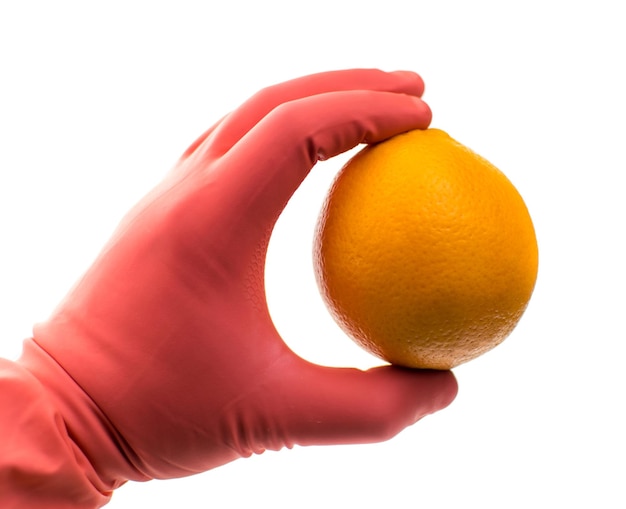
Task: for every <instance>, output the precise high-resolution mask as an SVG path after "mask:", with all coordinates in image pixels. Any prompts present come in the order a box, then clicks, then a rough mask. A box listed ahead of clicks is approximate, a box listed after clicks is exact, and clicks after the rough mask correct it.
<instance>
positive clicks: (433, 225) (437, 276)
mask: <svg viewBox="0 0 626 509" xmlns="http://www.w3.org/2000/svg"><path fill="white" fill-rule="evenodd" d="M314 262H315V272H316V277H317V281H318V285H319V288H320V291H321V294H322V296H323V298H324V300H325V302H326V304H327V306H328V308H329V309H330V311H331V314H332V315H333V317H334V318H335V320H336V321H337V322H338V324H339V325H340V326H341V327H342V329H343V330H344V331H345V332H346V333H347V334H348V335H349V336H350V337H352V338H353V339H354V340H355V341H356V342H357V343H359V344H360V345H361V346H363V347H364V348H365V349H367V350H369V351H370V352H371V353H373V354H375V355H377V356H379V357H381V358H382V359H384V360H387V361H389V362H390V363H392V364H397V365H402V366H407V367H412V368H430V369H449V368H452V367H455V366H458V365H459V364H461V363H464V362H467V361H469V360H471V359H474V358H476V357H478V356H479V355H481V354H483V353H485V352H486V351H488V350H491V349H492V348H494V347H495V346H496V345H498V344H499V343H501V342H502V341H503V340H504V339H505V338H506V337H507V336H508V335H509V334H510V333H511V331H512V330H513V329H514V327H515V326H516V325H517V323H518V321H519V320H520V318H521V316H522V314H523V313H524V310H525V309H526V307H527V304H528V301H529V299H530V297H531V294H532V292H533V288H534V285H535V281H536V278H537V268H538V249H537V241H536V237H535V231H534V228H533V224H532V221H531V218H530V215H529V213H528V210H527V208H526V205H525V204H524V201H523V200H522V197H521V196H520V194H519V193H518V192H517V190H516V189H515V187H514V186H513V184H512V183H511V182H510V181H509V180H508V179H507V178H506V176H505V175H504V174H503V173H502V172H500V171H499V170H498V169H497V168H495V167H494V166H493V165H492V164H490V163H489V162H488V161H486V160H485V159H483V158H482V157H480V156H479V155H477V154H475V153H474V152H472V151H471V150H469V149H468V148H466V147H464V146H463V145H461V144H460V143H458V142H456V141H455V140H453V139H452V138H451V137H449V136H448V135H447V134H446V133H445V132H443V131H440V130H438V129H428V130H414V131H411V132H408V133H405V134H401V135H398V136H395V137H393V138H391V139H389V140H387V141H385V142H383V143H380V144H377V145H370V146H368V147H366V148H365V149H363V150H362V151H361V152H359V153H358V154H357V155H356V156H355V157H354V158H352V159H351V160H350V161H349V162H348V163H347V164H346V165H345V167H344V168H343V169H342V170H341V171H340V173H339V174H338V175H337V178H336V179H335V182H334V183H333V185H332V187H331V189H330V191H329V193H328V196H327V198H326V201H325V203H324V206H323V208H322V211H321V214H320V218H319V223H318V227H317V232H316V237H315V241H314Z"/></svg>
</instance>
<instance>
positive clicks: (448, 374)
mask: <svg viewBox="0 0 626 509" xmlns="http://www.w3.org/2000/svg"><path fill="white" fill-rule="evenodd" d="M433 376H434V377H436V378H437V380H436V383H437V384H438V388H437V391H438V398H437V402H436V405H437V408H436V410H443V409H444V408H446V407H447V406H449V405H450V404H451V403H452V402H453V401H454V400H455V399H456V396H457V394H458V393H459V384H458V382H457V379H456V377H455V376H454V373H453V372H452V371H436V372H433Z"/></svg>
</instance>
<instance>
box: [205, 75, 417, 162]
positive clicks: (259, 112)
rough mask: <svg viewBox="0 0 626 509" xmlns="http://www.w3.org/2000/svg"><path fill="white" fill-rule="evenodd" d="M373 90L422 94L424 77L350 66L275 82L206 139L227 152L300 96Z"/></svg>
mask: <svg viewBox="0 0 626 509" xmlns="http://www.w3.org/2000/svg"><path fill="white" fill-rule="evenodd" d="M352 90H371V91H378V92H395V93H399V94H406V95H412V96H415V97H421V95H422V94H423V93H424V81H423V80H422V78H421V77H420V76H419V75H418V74H416V73H414V72H411V71H395V72H384V71H381V70H378V69H348V70H340V71H329V72H323V73H318V74H311V75H309V76H304V77H301V78H296V79H293V80H289V81H286V82H283V83H279V84H277V85H273V86H270V87H267V88H264V89H263V90H261V91H259V92H257V93H256V94H255V95H253V96H252V97H251V98H250V99H248V100H247V101H246V102H244V103H243V104H242V105H241V106H240V107H239V108H238V109H237V110H235V111H233V112H232V113H231V114H230V115H228V116H227V117H226V118H225V119H224V120H223V122H221V124H220V125H219V127H218V128H217V129H215V130H214V132H212V133H211V135H210V139H208V137H207V139H206V141H207V142H208V143H209V145H210V147H205V149H207V150H208V153H209V154H210V155H211V156H219V155H222V154H224V153H225V152H227V151H228V150H229V149H230V148H231V147H232V146H233V145H235V144H236V143H237V141H239V140H240V139H241V138H242V137H243V136H244V135H245V134H246V133H247V132H248V131H249V130H250V129H252V127H254V126H255V125H256V124H257V123H258V122H259V121H261V120H262V119H263V118H264V117H265V116H267V114H269V113H270V112H271V111H272V110H274V109H275V108H276V107H278V106H280V105H282V104H285V103H289V102H291V101H294V100H297V99H303V98H306V97H312V96H315V95H319V94H325V93H328V92H342V91H352Z"/></svg>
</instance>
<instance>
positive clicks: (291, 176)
mask: <svg viewBox="0 0 626 509" xmlns="http://www.w3.org/2000/svg"><path fill="white" fill-rule="evenodd" d="M422 91H423V83H422V80H421V79H420V78H419V77H418V76H417V75H415V74H413V73H408V72H397V73H383V72H381V71H376V70H351V71H337V72H330V73H323V74H318V75H312V76H308V77H304V78H300V79H296V80H293V81H290V82H286V83H283V84H280V85H277V86H274V87H270V88H267V89H265V90H263V91H261V92H260V93H258V94H256V95H255V96H254V97H252V98H251V99H250V100H249V101H247V102H246V103H244V104H243V105H242V106H241V107H240V108H239V109H237V110H236V111H234V112H232V113H231V114H229V115H227V116H226V117H225V118H224V119H222V120H221V121H220V122H218V124H217V125H215V126H214V127H213V128H212V129H210V130H209V131H208V132H207V133H205V134H204V135H203V136H202V137H201V138H200V139H199V140H198V141H196V142H195V143H194V144H193V145H192V146H191V147H190V148H189V149H188V150H187V151H186V152H185V154H184V155H183V156H182V158H181V159H180V161H179V162H178V164H177V165H176V167H175V168H174V170H173V171H172V172H171V173H170V174H169V175H168V177H167V178H166V179H165V180H164V181H163V182H162V183H161V184H160V185H159V186H158V187H157V188H156V189H154V190H153V191H152V192H151V193H150V194H148V195H147V196H146V197H145V199H143V200H142V201H141V202H140V203H139V204H138V205H137V206H136V207H135V208H134V209H133V210H131V211H130V213H129V214H128V215H127V217H126V218H125V219H124V220H123V221H122V223H121V225H120V226H119V228H118V230H117V231H116V233H115V234H114V236H113V238H112V239H111V241H110V242H109V243H108V244H107V245H106V247H105V248H104V250H103V251H102V253H101V255H100V256H99V257H98V259H97V260H96V261H95V263H94V264H93V266H92V267H91V268H90V269H89V271H88V272H87V273H86V274H85V275H84V277H83V278H82V279H81V280H80V281H79V282H78V284H77V286H76V287H75V288H74V289H73V290H72V291H71V292H70V294H69V295H68V296H67V298H66V299H65V300H64V302H62V304H61V305H60V306H59V307H58V309H57V310H56V311H55V312H54V314H53V316H52V317H51V318H50V319H49V320H48V321H47V322H45V323H42V324H39V325H38V326H36V327H35V331H34V339H32V340H27V341H26V342H25V347H24V353H23V356H22V358H21V359H20V361H19V364H17V365H8V364H7V365H5V366H4V368H2V367H0V370H1V372H2V373H4V375H3V378H4V382H2V383H3V384H4V386H7V382H6V380H9V386H10V387H13V390H15V387H17V390H19V391H22V396H20V397H21V398H22V401H32V404H31V405H32V406H31V407H29V408H28V410H29V411H30V412H32V415H31V414H28V412H27V411H26V410H23V409H22V408H21V407H20V406H19V405H18V404H16V403H14V404H13V405H14V407H15V408H13V410H11V409H9V414H10V413H11V411H13V414H15V415H13V417H12V418H13V419H17V420H18V422H22V423H26V425H29V424H30V425H31V426H32V427H33V429H36V431H37V433H39V435H37V436H39V437H41V436H45V439H41V438H39V439H37V440H39V442H34V440H35V438H32V437H28V436H27V437H26V438H25V439H24V438H17V439H15V443H16V444H18V445H15V446H14V448H13V456H18V457H19V458H18V459H21V461H22V464H21V468H22V471H20V475H19V476H14V477H13V484H12V486H13V489H14V491H15V493H16V494H15V495H13V498H11V495H9V496H8V498H7V500H8V501H7V502H4V501H3V502H4V504H2V503H0V506H2V507H3V508H5V507H29V508H35V507H39V505H37V503H36V502H37V500H36V497H35V496H33V495H32V491H33V489H32V487H33V486H37V487H38V488H37V489H38V490H40V491H38V493H40V494H41V497H42V498H41V500H46V498H45V497H49V498H48V499H47V500H51V497H52V496H53V495H51V494H50V493H54V492H55V489H56V490H57V491H59V492H60V494H58V496H59V497H60V498H59V500H62V496H63V493H70V488H69V486H73V488H72V489H73V490H74V491H75V493H74V494H73V495H71V496H72V497H73V498H71V501H72V502H71V503H70V502H68V503H67V505H63V504H62V503H61V502H59V503H58V504H57V505H55V506H54V507H66V506H67V507H74V508H76V507H85V508H87V507H97V506H99V505H102V504H104V503H105V502H106V501H107V500H108V497H109V496H110V494H111V492H112V490H114V489H115V488H117V487H118V486H120V485H121V484H123V483H124V482H126V481H127V480H139V481H143V480H148V479H152V478H161V479H163V478H172V477H180V476H186V475H190V474H194V473H198V472H203V471H206V470H208V469H211V468H214V467H216V466H219V465H222V464H224V463H227V462H229V461H232V460H234V459H237V458H240V457H246V456H249V455H251V454H253V453H261V452H263V451H264V450H266V449H272V450H277V449H280V448H282V447H291V446H292V445H294V444H300V445H313V444H320V445H321V444H340V443H342V444H343V443H367V442H376V441H382V440H386V439H388V438H390V437H392V436H394V435H395V434H397V433H398V432H399V431H401V430H402V429H403V428H405V427H406V426H409V425H411V424H413V423H415V422H416V421H417V420H418V419H420V418H422V417H423V416H425V415H427V414H430V413H433V412H435V411H437V410H439V409H441V408H443V407H445V406H447V405H448V404H449V403H450V402H451V401H452V400H453V399H454V397H455V395H456V390H457V386H456V381H455V379H454V377H453V375H452V374H451V373H450V372H426V371H414V370H406V369H400V368H396V367H391V366H384V367H379V368H375V369H371V370H368V371H360V370H357V369H351V368H345V369H343V368H342V369H337V368H328V367H321V366H317V365H313V364H311V363H309V362H307V361H305V360H303V359H301V358H299V357H298V356H296V355H295V354H294V353H293V352H291V351H290V350H289V349H288V348H287V346H286V345H285V343H284V342H283V341H282V339H281V338H280V336H279V335H278V333H277V332H276V330H275V328H274V325H273V324H272V321H271V319H270V316H269V313H268V308H267V305H266V299H265V291H264V274H263V272H264V263H265V255H266V250H267V246H268V241H269V238H270V233H271V231H272V228H273V226H274V224H275V222H276V220H277V218H278V216H279V214H280V213H281V211H282V210H283V208H284V206H285V205H286V203H287V201H288V200H289V198H290V197H291V195H292V194H293V192H294V191H295V190H296V188H297V187H298V186H299V184H300V183H301V182H302V180H303V179H304V178H305V177H306V175H307V174H308V172H309V171H310V170H311V168H312V167H313V166H314V165H315V163H316V162H317V161H318V160H320V159H326V158H329V157H332V156H334V155H336V154H339V153H341V152H344V151H346V150H348V149H350V148H352V147H354V146H356V145H357V144H359V143H364V142H365V143H370V142H377V141H380V140H383V139H385V138H388V137H390V136H392V135H395V134H397V133H400V132H403V131H407V130H409V129H415V128H426V127H427V126H428V125H429V122H430V119H431V113H430V110H429V108H428V107H427V106H426V105H425V104H424V103H423V102H422V101H421V100H420V99H419V97H420V95H421V94H422ZM0 378H2V377H0ZM11 383H12V384H13V385H12V386H11ZM29 398H30V399H29ZM4 404H7V403H6V402H5V403H4ZM8 404H9V405H11V403H8ZM35 405H36V408H35ZM0 417H1V416H0ZM3 419H4V418H3ZM29 419H30V421H29ZM11 426H12V423H8V422H3V424H2V425H1V426H0V428H2V429H0V432H1V433H3V434H4V435H3V436H6V433H7V431H5V430H4V428H7V429H9V431H10V427H11ZM15 433H17V432H15V431H14V434H15ZM42 441H43V443H42ZM31 442H32V445H31ZM18 446H19V447H22V448H23V449H22V450H23V451H24V452H23V454H22V455H21V456H20V454H17V453H16V450H17V449H16V448H17V447H18ZM2 447H5V448H6V447H7V445H6V444H4V445H3V446H2ZM2 447H0V454H5V455H6V453H5V452H4V450H2ZM8 448H9V450H11V446H10V445H9V446H8ZM16 461H17V460H16ZM3 462H5V460H4V458H3V459H0V469H1V468H5V465H4V464H3ZM3 475H5V474H2V473H0V483H2V482H6V481H3V480H2V479H3V477H2V476H3ZM29 476H30V477H29ZM20 483H22V484H20ZM29 483H30V484H29ZM24 486H26V488H24ZM29 486H31V489H30V490H31V491H30V492H29V488H28V487H29ZM59 486H61V487H62V489H58V487H59ZM55 487H56V488H55ZM20 488H22V489H23V490H24V493H21V492H20ZM5 489H6V488H5V486H4V485H2V484H0V491H1V490H5ZM46 490H49V491H46ZM7 492H8V491H7ZM29 493H30V494H29ZM3 496H5V495H0V501H2V497H3ZM28 496H32V497H33V499H32V500H30V499H28ZM19 497H24V498H23V500H28V503H26V502H25V503H24V504H23V505H18V504H17V503H16V502H15V501H16V500H22V499H20V498H19ZM77 500H79V501H80V503H77V502H76V501H77ZM12 504H13V505H12ZM81 504H82V505H81ZM44 506H45V507H52V506H49V505H44Z"/></svg>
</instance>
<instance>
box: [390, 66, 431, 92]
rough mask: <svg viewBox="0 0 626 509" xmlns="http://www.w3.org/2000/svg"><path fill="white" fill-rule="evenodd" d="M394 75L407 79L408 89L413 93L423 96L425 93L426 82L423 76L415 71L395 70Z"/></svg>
mask: <svg viewBox="0 0 626 509" xmlns="http://www.w3.org/2000/svg"><path fill="white" fill-rule="evenodd" d="M392 74H393V75H395V76H398V77H400V78H402V79H403V80H406V82H407V91H408V93H410V94H411V95H415V96H417V97H421V96H422V95H423V94H424V89H425V84H424V80H423V79H422V77H421V76H420V75H419V74H417V73H416V72H413V71H393V72H392Z"/></svg>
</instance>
